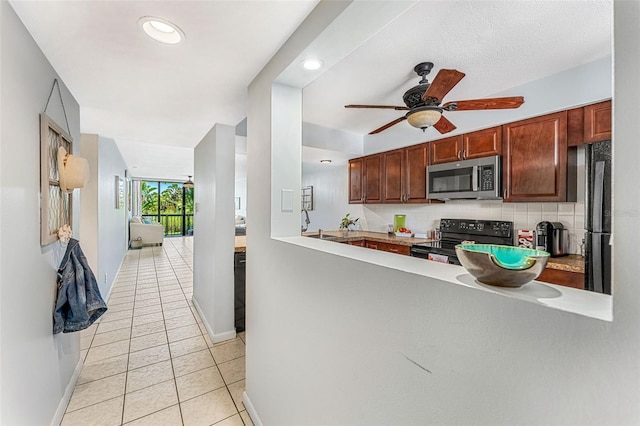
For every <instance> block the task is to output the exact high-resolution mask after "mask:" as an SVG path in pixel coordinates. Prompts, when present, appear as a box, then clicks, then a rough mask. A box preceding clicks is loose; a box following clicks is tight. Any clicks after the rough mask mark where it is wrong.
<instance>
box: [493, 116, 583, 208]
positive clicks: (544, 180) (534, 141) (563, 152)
mask: <svg viewBox="0 0 640 426" xmlns="http://www.w3.org/2000/svg"><path fill="white" fill-rule="evenodd" d="M502 131H503V133H502V142H503V151H504V156H503V186H504V201H507V202H508V201H558V202H562V201H573V200H572V199H571V198H572V197H568V196H567V176H568V175H567V169H568V167H567V158H568V155H567V154H568V153H567V111H562V112H559V113H554V114H548V115H544V116H541V117H535V118H530V119H527V120H521V121H516V122H514V123H509V124H505V125H503V126H502Z"/></svg>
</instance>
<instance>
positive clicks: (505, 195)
mask: <svg viewBox="0 0 640 426" xmlns="http://www.w3.org/2000/svg"><path fill="white" fill-rule="evenodd" d="M502 198H503V199H505V200H506V199H507V188H505V189H503V190H502Z"/></svg>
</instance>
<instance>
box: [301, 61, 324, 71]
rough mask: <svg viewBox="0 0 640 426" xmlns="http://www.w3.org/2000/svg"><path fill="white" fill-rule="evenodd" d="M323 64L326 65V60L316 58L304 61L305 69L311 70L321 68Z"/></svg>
mask: <svg viewBox="0 0 640 426" xmlns="http://www.w3.org/2000/svg"><path fill="white" fill-rule="evenodd" d="M323 65H324V62H322V61H321V60H320V59H316V58H310V59H305V60H304V61H302V67H303V68H304V69H305V70H309V71H315V70H319V69H320V68H322V66H323Z"/></svg>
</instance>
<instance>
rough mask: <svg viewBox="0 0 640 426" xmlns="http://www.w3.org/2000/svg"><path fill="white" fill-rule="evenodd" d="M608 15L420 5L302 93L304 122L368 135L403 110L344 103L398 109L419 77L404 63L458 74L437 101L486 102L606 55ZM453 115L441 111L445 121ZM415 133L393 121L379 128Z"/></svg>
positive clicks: (585, 8)
mask: <svg viewBox="0 0 640 426" xmlns="http://www.w3.org/2000/svg"><path fill="white" fill-rule="evenodd" d="M612 14H613V9H612V2H611V1H607V0H598V1H587V0H581V1H558V0H553V1H534V0H528V1H513V0H503V1H473V0H472V1H419V2H417V3H415V4H414V5H413V7H411V8H409V9H408V10H407V11H406V12H404V13H403V14H402V15H401V16H399V17H398V18H397V19H396V20H394V21H393V22H391V23H390V24H389V25H387V26H386V27H385V28H383V29H382V30H381V31H379V32H378V33H377V34H375V35H374V36H373V37H371V38H370V39H369V40H368V41H367V42H365V43H364V44H362V45H361V46H360V48H358V49H357V50H355V51H354V52H352V53H351V54H350V55H349V56H348V57H346V58H345V59H344V60H343V61H341V62H339V63H338V64H336V65H335V66H333V67H332V69H331V70H329V71H328V72H326V73H324V74H323V75H322V76H320V77H319V78H318V79H316V80H315V81H314V82H312V83H311V84H310V85H308V86H307V87H306V88H305V89H304V97H303V102H304V105H303V111H304V116H303V119H304V121H306V122H311V123H314V124H317V125H321V126H325V127H330V128H338V129H342V130H348V131H351V132H355V133H359V134H367V133H369V132H370V131H372V130H374V129H376V128H378V127H380V126H382V125H383V124H385V123H388V122H390V121H392V120H394V119H395V118H398V117H400V116H402V115H403V113H402V112H401V111H394V110H371V109H345V108H344V105H347V104H378V105H401V106H404V103H403V101H402V95H403V94H404V92H405V91H406V90H407V89H409V88H411V87H412V86H415V85H416V84H418V81H419V80H420V78H419V77H418V76H417V75H416V74H415V72H414V71H413V67H414V66H415V65H417V64H418V63H420V62H425V61H429V62H433V63H434V64H435V65H434V68H433V70H432V71H431V73H430V75H429V76H428V78H429V80H430V81H433V78H434V77H435V76H436V74H437V72H438V70H439V69H440V68H448V69H451V68H453V69H457V70H460V71H462V72H464V73H465V74H466V77H465V78H464V79H463V80H462V81H461V82H460V83H458V85H457V86H456V87H455V88H454V89H453V90H452V91H451V92H449V94H448V95H447V96H446V97H445V101H452V100H463V99H476V98H482V97H489V96H491V95H493V94H495V93H498V92H501V91H503V90H506V89H509V88H512V87H515V86H519V85H521V84H524V83H527V82H530V81H533V80H537V79H540V78H543V77H546V76H549V75H552V74H556V73H558V72H560V71H564V70H567V69H570V68H573V67H576V66H579V65H583V64H586V63H589V62H592V61H594V60H596V59H600V58H602V57H605V56H608V55H610V54H611V49H612V47H611V46H612V28H613V27H612ZM474 113H477V114H490V113H491V112H484V111H478V112H474ZM455 114H456V113H455V112H450V113H447V118H449V119H450V120H451V121H453V122H454V124H455ZM418 131H419V130H416V129H414V128H412V127H411V126H410V125H409V124H408V123H406V122H402V123H400V124H397V125H396V126H394V127H392V128H390V129H389V130H386V131H385V132H395V133H396V134H397V135H399V137H401V135H402V134H403V133H404V134H406V133H407V132H409V133H413V134H415V132H418ZM427 132H431V133H432V134H433V135H434V136H436V137H438V136H439V133H437V131H436V130H435V129H428V130H427Z"/></svg>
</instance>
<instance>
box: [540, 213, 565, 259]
mask: <svg viewBox="0 0 640 426" xmlns="http://www.w3.org/2000/svg"><path fill="white" fill-rule="evenodd" d="M536 249H538V250H544V251H546V252H549V254H550V255H551V257H560V256H566V255H568V254H569V230H568V229H566V228H565V227H564V225H562V224H561V223H560V222H546V221H544V222H540V223H538V225H537V226H536Z"/></svg>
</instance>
